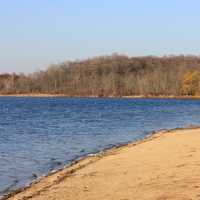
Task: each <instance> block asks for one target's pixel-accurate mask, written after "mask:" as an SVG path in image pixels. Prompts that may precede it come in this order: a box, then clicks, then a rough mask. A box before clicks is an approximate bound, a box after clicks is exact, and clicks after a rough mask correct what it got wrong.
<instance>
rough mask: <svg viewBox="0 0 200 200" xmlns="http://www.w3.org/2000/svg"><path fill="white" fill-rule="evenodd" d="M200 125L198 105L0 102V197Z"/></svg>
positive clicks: (144, 101)
mask: <svg viewBox="0 0 200 200" xmlns="http://www.w3.org/2000/svg"><path fill="white" fill-rule="evenodd" d="M188 125H200V101H199V100H161V99H135V100H133V99H98V98H96V99H95V98H31V97H20V98H19V97H18V98H15V97H0V196H1V195H3V194H5V193H7V192H9V191H10V190H13V189H16V188H19V187H21V186H24V185H27V184H28V183H30V182H31V181H33V180H34V179H35V178H36V176H37V177H40V176H42V175H44V174H47V173H48V172H50V171H51V170H53V169H58V168H61V167H63V166H64V165H66V164H69V163H70V162H71V161H72V160H74V159H77V158H80V157H82V156H85V155H87V154H89V153H94V152H97V151H100V150H103V149H105V148H109V147H112V146H113V145H119V144H122V143H127V142H130V141H134V140H138V139H142V138H143V137H145V136H146V135H147V134H149V133H150V132H152V131H155V130H159V129H169V128H176V127H184V126H188Z"/></svg>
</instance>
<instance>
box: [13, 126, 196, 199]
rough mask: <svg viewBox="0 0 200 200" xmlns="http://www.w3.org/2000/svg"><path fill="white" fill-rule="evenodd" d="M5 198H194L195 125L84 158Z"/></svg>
mask: <svg viewBox="0 0 200 200" xmlns="http://www.w3.org/2000/svg"><path fill="white" fill-rule="evenodd" d="M11 199H12V200H13V199H15V200H19V199H20V200H22V199H23V200H26V199H34V200H104V199H105V200H107V199H109V200H111V199H112V200H167V199H170V200H171V199H180V200H192V199H194V200H199V199H200V129H184V130H174V131H170V132H166V133H159V134H155V135H154V136H152V137H150V138H148V139H146V140H143V141H141V142H137V143H135V144H130V145H127V146H124V147H121V148H118V149H113V150H110V151H108V152H107V153H105V154H104V155H99V156H95V157H91V158H87V159H84V160H82V161H81V162H79V163H77V164H76V165H74V166H73V167H71V168H66V169H64V170H62V171H60V172H58V173H56V174H53V175H50V176H48V177H47V178H44V179H43V180H42V181H40V182H39V183H37V184H33V185H32V186H31V187H30V188H28V189H26V190H25V191H23V192H21V193H19V194H16V195H15V196H14V197H11V198H10V200H11Z"/></svg>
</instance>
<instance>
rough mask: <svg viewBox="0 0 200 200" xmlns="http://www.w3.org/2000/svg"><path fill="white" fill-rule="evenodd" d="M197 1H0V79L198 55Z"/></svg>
mask: <svg viewBox="0 0 200 200" xmlns="http://www.w3.org/2000/svg"><path fill="white" fill-rule="evenodd" d="M199 9H200V1H199V0H166V1H164V0H4V1H3V0H2V1H0V73H2V72H13V71H16V72H26V73H27V72H33V71H36V70H38V69H44V68H46V67H47V66H48V65H49V64H52V63H57V62H62V61H65V60H68V59H76V58H79V59H80V58H87V57H92V56H97V55H105V54H111V53H115V52H118V53H122V54H127V55H130V56H137V55H163V54H196V55H199V54H200V25H199V23H200V12H199Z"/></svg>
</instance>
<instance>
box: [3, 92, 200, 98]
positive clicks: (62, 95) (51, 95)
mask: <svg viewBox="0 0 200 200" xmlns="http://www.w3.org/2000/svg"><path fill="white" fill-rule="evenodd" d="M0 97H71V98H73V97H74V98H76V97H77V98H78V97H80V98H81V97H83V98H127V99H200V96H174V95H169V96H164V95H158V96H153V95H136V96H112V95H110V96H95V95H85V96H84V95H82V96H81V95H68V94H51V93H48V94H47V93H24V94H0Z"/></svg>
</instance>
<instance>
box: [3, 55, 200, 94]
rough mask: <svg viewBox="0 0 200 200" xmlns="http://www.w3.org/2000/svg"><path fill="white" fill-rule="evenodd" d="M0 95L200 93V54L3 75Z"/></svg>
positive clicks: (104, 59) (97, 61) (111, 59)
mask: <svg viewBox="0 0 200 200" xmlns="http://www.w3.org/2000/svg"><path fill="white" fill-rule="evenodd" d="M0 93H1V94H20V93H23V94H25V93H43V94H45V93H48V94H66V95H70V96H76V95H78V96H132V95H153V96H158V95H166V96H168V95H175V96H180V95H200V57H195V56H169V57H150V56H149V57H127V56H123V55H112V56H101V57H96V58H92V59H87V60H83V61H73V62H72V61H69V62H64V63H61V64H57V65H52V66H50V67H49V68H48V69H47V70H46V71H39V72H36V73H33V74H30V75H24V74H1V75H0Z"/></svg>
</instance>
